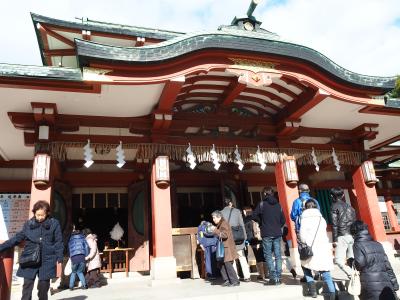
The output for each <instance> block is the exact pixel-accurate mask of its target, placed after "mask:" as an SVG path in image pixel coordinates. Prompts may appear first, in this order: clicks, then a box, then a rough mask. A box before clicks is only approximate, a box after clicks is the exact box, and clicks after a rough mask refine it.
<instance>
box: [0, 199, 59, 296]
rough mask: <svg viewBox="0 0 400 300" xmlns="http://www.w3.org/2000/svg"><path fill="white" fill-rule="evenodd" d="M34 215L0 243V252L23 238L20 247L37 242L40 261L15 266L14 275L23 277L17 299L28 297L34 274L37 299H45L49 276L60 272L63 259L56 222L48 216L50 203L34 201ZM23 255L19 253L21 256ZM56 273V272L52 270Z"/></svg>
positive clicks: (32, 246) (31, 245) (55, 275)
mask: <svg viewBox="0 0 400 300" xmlns="http://www.w3.org/2000/svg"><path fill="white" fill-rule="evenodd" d="M32 212H33V214H34V217H33V218H31V219H30V220H28V221H26V222H25V224H24V227H23V229H22V230H21V231H20V232H18V233H17V234H16V235H15V236H14V237H12V238H11V239H9V240H8V241H6V242H4V243H3V244H1V245H0V252H2V251H4V250H7V249H8V248H11V247H14V246H16V245H18V244H19V243H21V242H22V241H25V248H24V251H25V250H27V249H33V248H35V246H36V245H37V244H39V245H41V247H40V248H41V259H40V262H39V263H38V264H36V265H34V266H30V267H21V266H20V267H19V269H18V272H17V276H19V277H23V278H24V285H23V289H22V298H21V300H30V299H31V297H32V289H33V285H34V282H35V278H36V276H38V278H39V282H38V297H39V300H47V298H48V297H47V293H48V290H49V287H50V279H51V278H55V277H59V276H60V275H61V263H62V261H63V249H64V246H63V240H62V234H61V227H60V223H59V222H58V221H57V220H56V219H54V218H51V217H50V216H49V214H50V206H49V204H48V203H47V202H46V201H38V202H36V203H35V205H34V206H33V209H32ZM23 256H24V253H22V255H21V257H23ZM56 273H57V274H56Z"/></svg>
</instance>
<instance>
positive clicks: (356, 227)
mask: <svg viewBox="0 0 400 300" xmlns="http://www.w3.org/2000/svg"><path fill="white" fill-rule="evenodd" d="M363 230H368V225H367V224H365V223H364V222H363V221H361V220H357V221H355V222H354V223H353V224H351V226H350V233H351V234H352V235H356V234H357V233H359V232H361V231H363Z"/></svg>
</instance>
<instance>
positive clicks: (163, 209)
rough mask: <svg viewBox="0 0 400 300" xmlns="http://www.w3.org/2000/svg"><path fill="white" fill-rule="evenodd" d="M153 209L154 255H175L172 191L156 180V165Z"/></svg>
mask: <svg viewBox="0 0 400 300" xmlns="http://www.w3.org/2000/svg"><path fill="white" fill-rule="evenodd" d="M151 210H152V225H153V233H152V234H153V256H154V257H160V256H173V248H172V221H171V192H170V188H169V187H167V188H165V189H160V188H159V187H158V186H157V185H156V182H155V165H154V164H153V168H152V172H151Z"/></svg>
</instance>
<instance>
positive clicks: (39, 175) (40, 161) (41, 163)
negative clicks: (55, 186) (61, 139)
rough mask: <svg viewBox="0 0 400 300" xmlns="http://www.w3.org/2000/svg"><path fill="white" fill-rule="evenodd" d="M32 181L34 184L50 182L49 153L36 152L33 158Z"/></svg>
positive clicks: (39, 184) (40, 184) (41, 184)
mask: <svg viewBox="0 0 400 300" xmlns="http://www.w3.org/2000/svg"><path fill="white" fill-rule="evenodd" d="M32 181H33V183H34V184H35V185H36V186H43V185H47V184H49V182H50V155H48V154H36V156H35V159H34V160H33V173H32Z"/></svg>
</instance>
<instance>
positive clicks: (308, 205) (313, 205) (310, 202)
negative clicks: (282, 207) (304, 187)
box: [304, 200, 318, 209]
mask: <svg viewBox="0 0 400 300" xmlns="http://www.w3.org/2000/svg"><path fill="white" fill-rule="evenodd" d="M304 208H305V209H309V208H318V206H317V203H315V201H314V200H307V202H306V204H304Z"/></svg>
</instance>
